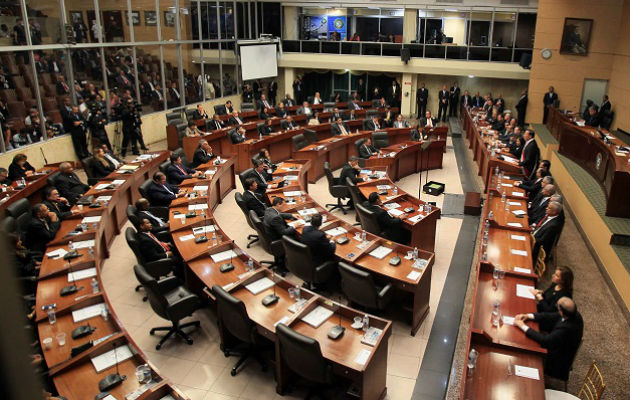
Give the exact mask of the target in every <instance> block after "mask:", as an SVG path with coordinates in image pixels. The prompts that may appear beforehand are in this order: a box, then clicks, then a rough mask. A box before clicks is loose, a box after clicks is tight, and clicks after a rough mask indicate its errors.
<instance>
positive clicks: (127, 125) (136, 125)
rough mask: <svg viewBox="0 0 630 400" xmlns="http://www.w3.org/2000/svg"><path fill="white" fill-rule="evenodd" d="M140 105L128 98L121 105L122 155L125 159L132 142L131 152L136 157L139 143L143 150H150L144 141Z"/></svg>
mask: <svg viewBox="0 0 630 400" xmlns="http://www.w3.org/2000/svg"><path fill="white" fill-rule="evenodd" d="M141 110H142V109H141V107H140V105H139V104H138V103H137V102H136V101H135V100H134V99H133V98H132V97H131V96H129V97H126V98H125V100H124V101H123V103H122V105H121V112H120V115H121V119H122V123H123V128H122V129H123V141H122V150H121V155H122V156H123V157H124V156H125V154H126V153H127V147H128V146H129V143H130V142H131V151H132V153H133V154H134V155H139V154H140V153H139V152H138V142H140V147H141V148H142V150H148V149H147V147H146V146H145V145H144V141H143V140H142V130H141V125H142V119H141V115H140V111H141Z"/></svg>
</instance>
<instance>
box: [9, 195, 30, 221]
mask: <svg viewBox="0 0 630 400" xmlns="http://www.w3.org/2000/svg"><path fill="white" fill-rule="evenodd" d="M30 211H31V203H30V202H29V201H28V199H20V200H18V201H16V202H15V203H13V204H9V205H8V206H7V208H6V209H5V211H4V212H5V215H7V216H9V217H13V218H16V219H17V217H19V216H20V215H22V214H24V213H28V212H30Z"/></svg>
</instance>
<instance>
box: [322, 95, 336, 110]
mask: <svg viewBox="0 0 630 400" xmlns="http://www.w3.org/2000/svg"><path fill="white" fill-rule="evenodd" d="M331 100H334V97H333V98H332V99H331ZM333 108H335V102H334V101H327V102H325V103H324V110H332V109H333Z"/></svg>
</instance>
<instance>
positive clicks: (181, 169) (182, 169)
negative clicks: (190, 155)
mask: <svg viewBox="0 0 630 400" xmlns="http://www.w3.org/2000/svg"><path fill="white" fill-rule="evenodd" d="M176 167H177V168H178V169H179V170H180V171H181V172H182V174H184V175H186V171H184V168H182V166H181V165H177V166H176Z"/></svg>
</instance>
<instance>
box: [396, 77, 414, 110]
mask: <svg viewBox="0 0 630 400" xmlns="http://www.w3.org/2000/svg"><path fill="white" fill-rule="evenodd" d="M413 78H414V75H412V74H411V73H406V72H405V73H403V75H402V82H401V85H400V86H401V90H402V100H401V101H400V113H401V114H402V115H411V114H412V113H413V111H412V109H411V106H412V103H413V102H414V101H413V100H412V98H413V97H414V96H415V94H414V92H413Z"/></svg>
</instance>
